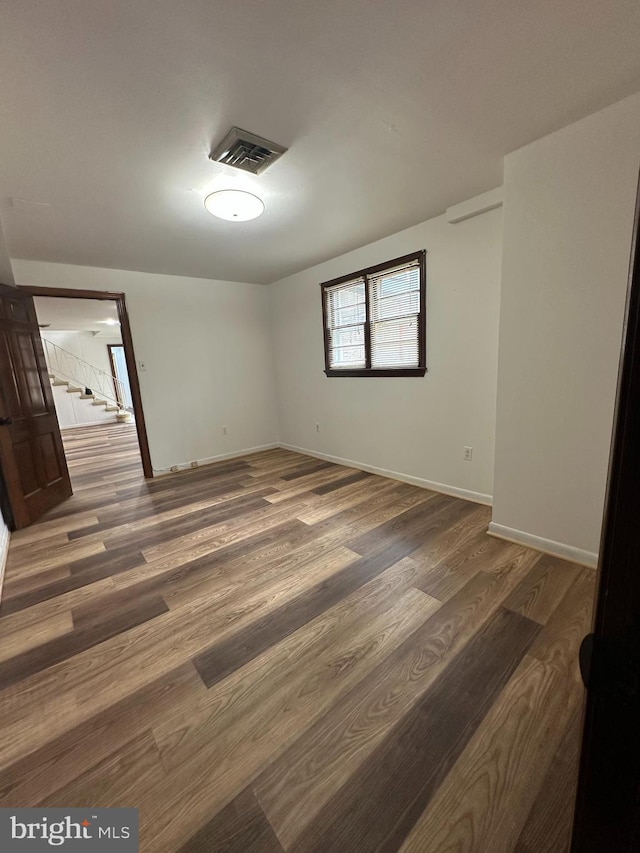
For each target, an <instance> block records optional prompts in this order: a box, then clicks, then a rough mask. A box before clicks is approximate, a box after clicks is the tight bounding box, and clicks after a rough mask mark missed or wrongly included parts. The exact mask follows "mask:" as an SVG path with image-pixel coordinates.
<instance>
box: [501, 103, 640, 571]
mask: <svg viewBox="0 0 640 853" xmlns="http://www.w3.org/2000/svg"><path fill="white" fill-rule="evenodd" d="M639 164H640V95H636V96H633V97H631V98H627V99H626V100H624V101H621V102H620V103H618V104H615V105H614V106H612V107H609V108H608V109H605V110H602V111H601V112H599V113H596V114H595V115H592V116H589V117H588V118H586V119H583V120H582V121H579V122H577V123H575V124H573V125H570V126H569V127H566V128H564V129H563V130H560V131H558V132H557V133H554V134H552V135H550V136H547V137H545V138H544V139H541V140H539V141H537V142H535V143H533V144H531V145H528V146H527V147H525V148H522V149H520V150H519V151H516V152H514V153H513V154H510V155H509V156H508V157H507V158H506V161H505V202H504V222H505V224H504V252H503V264H502V267H503V270H502V296H501V309H500V311H501V316H500V350H499V352H500V355H499V371H498V410H497V432H496V464H495V489H494V512H493V525H492V529H494V530H496V531H497V532H499V533H502V534H506V535H511V536H514V538H522V536H521V535H520V534H521V533H524V534H525V540H524V541H531V540H530V539H528V538H527V537H530V536H532V535H533V536H536V537H540V538H541V540H542V541H541V542H539V543H538V544H541V545H542V546H543V547H544V548H547V549H550V550H554V548H555V546H554V543H560V545H561V547H560V549H559V552H560V553H563V554H567V555H568V556H573V557H575V558H577V559H581V560H584V561H585V562H591V563H593V562H595V552H596V551H597V549H598V543H599V536H600V528H601V520H602V509H603V501H604V494H605V481H606V474H607V464H608V454H609V445H610V435H611V426H612V418H613V407H614V398H615V389H616V377H617V370H618V358H619V351H620V343H621V334H622V322H623V310H624V303H625V291H626V284H627V273H628V265H629V251H630V245H631V235H632V225H633V211H634V202H635V197H636V183H637V178H638V166H639ZM556 550H558V549H557V548H556Z"/></svg>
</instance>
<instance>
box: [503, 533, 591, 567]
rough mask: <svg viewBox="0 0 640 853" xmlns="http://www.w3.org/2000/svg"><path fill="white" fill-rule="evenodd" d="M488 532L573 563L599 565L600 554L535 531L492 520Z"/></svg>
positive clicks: (589, 565)
mask: <svg viewBox="0 0 640 853" xmlns="http://www.w3.org/2000/svg"><path fill="white" fill-rule="evenodd" d="M487 533H488V534H489V535H490V536H495V537H496V538H497V539H506V540H507V542H515V543H516V545H526V547H527V548H534V549H535V550H536V551H544V553H545V554H551V555H552V556H554V557H560V558H561V559H563V560H570V561H571V562H572V563H580V565H582V566H588V567H589V568H590V569H595V568H597V566H598V555H597V554H596V553H595V552H593V551H584V550H583V549H582V548H574V547H573V545H565V544H564V543H563V542H554V540H553V539H544V538H543V537H542V536H534V535H533V533H525V531H524V530H516V529H515V528H513V527H505V525H504V524H496V522H495V521H492V522H491V524H490V525H489V528H488V530H487Z"/></svg>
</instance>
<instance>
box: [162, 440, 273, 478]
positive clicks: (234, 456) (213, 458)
mask: <svg viewBox="0 0 640 853" xmlns="http://www.w3.org/2000/svg"><path fill="white" fill-rule="evenodd" d="M277 447H280V445H279V444H261V445H260V446H259V447H249V448H247V449H246V450H234V451H232V452H231V453H220V454H219V455H218V456H206V457H205V458H204V459H196V460H195V461H196V462H197V463H198V465H197V466H196V467H198V468H199V467H200V466H201V465H210V464H211V463H212V462H223V461H224V460H225V459H237V458H238V457H240V456H250V455H251V454H252V453H260V452H261V451H263V450H274V449H275V448H277ZM191 468H192V465H191V462H178V463H177V464H176V465H173V466H171V467H169V468H154V469H153V476H154V477H162V476H163V475H164V474H175V472H176V471H186V470H187V469H191Z"/></svg>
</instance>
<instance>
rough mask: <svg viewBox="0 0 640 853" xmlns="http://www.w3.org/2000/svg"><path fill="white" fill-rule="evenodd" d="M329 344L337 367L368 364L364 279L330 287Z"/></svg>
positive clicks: (328, 303)
mask: <svg viewBox="0 0 640 853" xmlns="http://www.w3.org/2000/svg"><path fill="white" fill-rule="evenodd" d="M326 317H327V338H328V340H327V347H328V351H329V364H330V365H331V367H332V368H334V369H351V370H353V369H356V368H363V367H366V353H365V339H364V327H365V323H366V320H367V307H366V299H365V284H364V279H356V280H355V281H348V282H346V283H345V284H339V285H336V287H331V288H328V289H327V291H326Z"/></svg>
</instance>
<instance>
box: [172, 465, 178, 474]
mask: <svg viewBox="0 0 640 853" xmlns="http://www.w3.org/2000/svg"><path fill="white" fill-rule="evenodd" d="M171 470H172V471H173V473H174V474H175V472H176V471H177V470H178V466H177V465H172V466H171Z"/></svg>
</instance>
